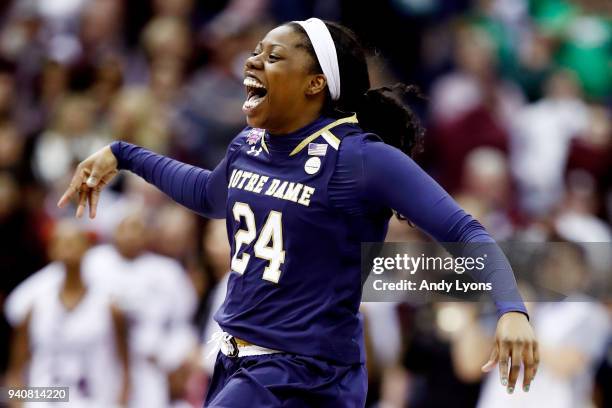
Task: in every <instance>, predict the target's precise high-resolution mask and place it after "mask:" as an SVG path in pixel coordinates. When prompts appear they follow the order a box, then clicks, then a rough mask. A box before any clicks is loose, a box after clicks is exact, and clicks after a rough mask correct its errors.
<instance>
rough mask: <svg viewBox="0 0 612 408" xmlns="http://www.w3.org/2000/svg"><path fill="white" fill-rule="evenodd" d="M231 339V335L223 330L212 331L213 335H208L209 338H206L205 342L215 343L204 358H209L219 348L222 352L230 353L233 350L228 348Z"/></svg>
mask: <svg viewBox="0 0 612 408" xmlns="http://www.w3.org/2000/svg"><path fill="white" fill-rule="evenodd" d="M231 339H232V335H231V334H229V333H226V332H224V331H218V332H214V333H213V335H212V336H211V337H210V340H208V341H207V342H206V344H210V343H215V346H214V347H213V348H212V349H211V350H210V351H209V352H208V354H207V355H206V358H207V359H209V358H210V357H212V356H214V355H215V354H217V352H218V351H219V350H221V351H222V352H223V354H226V355H228V354H231V353H232V351H233V350H232V351H230V350H229V345H231Z"/></svg>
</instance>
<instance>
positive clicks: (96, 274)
mask: <svg viewBox="0 0 612 408" xmlns="http://www.w3.org/2000/svg"><path fill="white" fill-rule="evenodd" d="M147 238H148V236H147V231H146V225H145V222H144V219H143V217H142V213H133V214H130V215H128V216H127V217H126V218H125V219H124V220H123V221H122V222H121V223H120V224H119V226H118V228H117V230H116V232H115V242H114V245H110V244H109V245H100V246H97V247H95V248H93V249H92V250H90V251H89V253H88V254H87V256H86V259H85V261H84V264H85V265H86V267H85V269H86V270H87V273H86V279H87V281H88V282H90V283H91V285H92V286H94V287H96V288H100V289H101V290H103V291H104V292H106V293H108V294H109V295H110V296H111V297H112V298H113V299H114V300H115V301H116V302H117V305H118V306H119V308H120V309H121V310H122V312H123V313H124V314H125V315H126V318H127V321H128V324H129V345H130V362H131V372H132V376H131V377H132V380H131V385H132V387H131V396H130V401H129V406H130V407H132V408H140V407H147V408H166V407H167V406H168V405H169V404H170V401H169V392H168V373H169V372H171V371H173V370H174V369H176V368H178V367H179V366H180V364H181V363H182V362H183V361H184V359H185V358H187V356H188V354H189V353H190V352H191V351H192V349H193V348H194V347H195V346H196V344H197V338H196V335H195V333H194V332H193V329H192V328H191V326H190V319H191V317H192V315H193V312H194V310H195V307H196V295H195V291H194V289H193V286H192V285H191V283H190V281H189V279H188V277H187V274H186V273H185V272H184V270H183V268H182V267H181V265H180V264H179V263H178V262H176V261H174V260H173V259H170V258H167V257H164V256H160V255H157V254H153V253H150V252H147V251H146V244H147Z"/></svg>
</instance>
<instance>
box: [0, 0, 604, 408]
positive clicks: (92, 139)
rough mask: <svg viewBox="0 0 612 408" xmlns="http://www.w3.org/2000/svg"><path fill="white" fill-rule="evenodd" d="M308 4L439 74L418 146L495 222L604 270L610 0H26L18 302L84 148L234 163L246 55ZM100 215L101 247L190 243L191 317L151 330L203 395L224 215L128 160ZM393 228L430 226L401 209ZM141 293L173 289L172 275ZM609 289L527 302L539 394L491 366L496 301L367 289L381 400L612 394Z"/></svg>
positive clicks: (12, 129) (397, 67)
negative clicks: (115, 146) (509, 385)
mask: <svg viewBox="0 0 612 408" xmlns="http://www.w3.org/2000/svg"><path fill="white" fill-rule="evenodd" d="M310 16H317V17H320V18H324V19H329V20H336V21H340V22H342V23H344V24H345V25H347V26H349V27H350V28H352V29H353V30H354V31H356V33H357V34H358V35H359V36H361V38H363V39H364V40H365V41H366V42H367V43H368V44H369V45H370V47H371V55H370V65H371V77H372V81H373V84H374V85H375V86H381V85H385V84H390V83H393V82H396V81H403V82H406V83H411V84H416V85H418V86H419V87H420V89H421V90H422V93H423V94H424V95H425V99H415V100H413V101H411V103H412V106H413V108H414V109H415V110H416V111H417V112H418V113H419V115H420V117H421V119H422V120H423V122H424V123H425V124H426V126H427V129H428V133H427V136H426V146H425V151H424V153H423V154H421V155H420V156H419V157H418V161H419V163H420V164H421V165H422V166H423V167H424V168H425V169H426V170H427V171H428V172H429V173H430V174H431V175H432V176H433V177H434V178H435V179H436V180H437V181H438V182H439V183H441V184H442V185H443V186H444V187H445V188H446V189H447V190H448V191H449V192H451V193H452V194H453V196H454V197H455V198H456V199H457V200H458V202H459V203H460V204H461V205H462V206H463V207H464V208H466V210H468V212H470V213H471V214H473V215H474V216H475V217H476V218H477V219H479V220H480V221H481V222H482V223H483V224H484V225H485V226H486V227H487V229H488V230H489V231H490V232H491V234H492V235H493V236H494V237H495V238H496V239H497V240H499V241H503V242H508V241H533V242H546V241H563V242H572V243H575V244H577V246H576V248H577V250H576V251H565V252H563V253H562V254H557V256H556V257H553V260H552V261H551V258H547V259H546V260H542V262H541V263H542V264H537V262H536V265H534V266H533V268H534V270H548V271H549V275H550V274H551V273H552V274H553V276H554V273H557V274H559V275H558V276H561V275H564V274H571V273H573V272H575V269H576V268H578V269H580V270H581V273H583V274H584V275H581V276H582V277H583V278H584V279H583V280H582V281H583V282H591V281H593V279H589V278H588V276H589V275H588V274H589V271H590V270H591V268H592V266H591V265H590V264H589V260H588V257H586V258H584V257H583V256H582V255H581V254H582V252H581V251H580V250H579V248H580V247H581V245H583V243H584V242H610V238H611V236H612V231H611V228H610V220H611V219H612V188H611V187H612V184H611V183H612V166H611V163H612V160H611V159H612V121H611V119H610V118H611V112H612V111H611V109H612V3H611V2H610V1H608V0H591V1H586V0H585V1H569V0H531V1H528V0H478V1H477V0H474V1H469V0H377V1H348V0H347V1H341V0H319V1H307V0H233V1H224V0H210V1H198V0H129V1H128V0H124V1H122V0H53V1H50V0H14V1H10V0H8V1H2V2H0V272H1V275H0V283H1V284H0V306H2V305H3V303H4V301H5V299H6V297H7V296H8V295H9V293H11V291H12V290H13V289H14V288H15V287H16V286H17V285H19V284H20V283H21V282H22V281H23V280H24V279H26V278H27V277H29V276H31V275H32V274H34V273H35V272H36V271H38V270H40V269H41V268H43V267H44V266H45V265H47V264H48V262H49V260H48V253H47V247H48V244H49V239H50V234H51V232H52V230H53V226H54V225H55V224H56V223H57V222H58V221H59V220H61V219H63V218H65V217H72V215H73V213H74V208H67V209H65V210H60V209H58V208H56V206H55V203H56V202H57V200H58V198H59V196H60V195H61V192H62V191H63V190H64V189H65V188H66V186H67V185H68V181H69V177H70V175H71V173H72V170H73V168H74V165H75V164H76V163H78V162H79V161H80V160H82V159H84V158H85V157H86V156H88V155H89V154H90V153H92V152H93V151H95V150H96V149H98V148H100V147H101V146H104V145H105V144H107V143H109V142H110V141H112V140H116V139H122V140H126V141H129V142H133V143H136V144H139V145H142V146H145V147H147V148H150V149H152V150H154V151H156V152H159V153H163V154H167V155H170V156H172V157H174V158H177V159H180V160H182V161H185V162H188V163H191V164H195V165H199V166H203V167H205V168H211V167H213V166H215V165H216V163H217V162H218V161H219V160H220V158H221V157H222V156H223V155H224V152H225V149H226V146H227V144H228V142H229V141H230V140H231V139H232V137H233V136H234V135H235V134H236V133H237V132H238V131H239V130H240V129H241V128H242V127H243V126H244V125H245V120H244V117H243V114H242V112H241V109H240V107H241V105H242V103H243V101H244V89H243V85H242V64H243V61H244V59H245V57H246V56H247V55H248V53H249V52H250V51H251V50H252V49H253V47H254V45H255V44H256V42H257V41H258V40H259V39H260V38H261V37H262V36H263V34H265V33H266V31H267V30H268V29H270V28H271V27H273V26H274V25H275V24H277V23H280V22H284V21H288V20H295V19H305V18H308V17H310ZM400 188H401V187H400ZM98 214H99V215H98V217H97V218H96V219H95V220H89V219H83V220H81V221H80V222H81V223H82V227H83V228H84V229H86V230H87V232H88V234H89V235H90V237H91V239H92V240H93V242H95V244H96V245H98V247H97V248H98V249H99V248H100V246H101V245H106V246H105V247H104V248H105V250H109V251H113V250H115V251H119V252H121V253H128V252H130V251H132V252H131V253H133V254H135V255H134V256H135V257H137V256H141V255H140V254H141V251H143V250H145V249H146V250H148V251H153V252H155V253H158V254H160V255H163V256H165V257H170V258H173V259H174V260H176V261H177V263H173V264H172V265H173V266H172V268H174V269H173V272H176V270H177V268H178V270H179V271H180V273H179V274H178V275H177V274H171V273H170V272H169V275H168V277H173V278H172V279H175V280H176V282H175V281H170V282H168V281H167V280H166V281H164V282H166V283H165V285H167V287H171V288H175V289H174V290H175V291H174V292H172V293H170V294H169V295H168V300H167V301H165V302H163V303H160V302H157V304H158V306H159V304H161V305H162V306H161V307H162V308H167V310H162V311H161V313H173V311H176V310H177V309H179V308H182V310H183V312H182V313H183V314H182V315H181V317H177V319H178V320H180V319H183V320H182V323H181V324H184V326H186V327H187V328H188V330H185V328H182V329H181V335H177V336H169V335H168V334H167V333H161V334H158V336H159V337H153V340H158V341H159V344H158V345H157V349H156V353H158V355H155V356H154V357H152V360H155V361H156V364H157V365H156V366H155V367H156V368H155V369H156V370H158V373H161V375H162V376H163V377H164V378H165V379H166V378H167V381H166V382H164V383H163V384H165V385H164V388H163V389H162V390H161V392H162V393H163V394H164V396H165V397H164V398H167V401H168V402H167V403H165V406H176V407H179V406H185V407H188V406H200V405H201V402H202V398H203V395H204V393H205V390H206V384H207V381H208V379H209V377H210V373H211V368H212V364H211V362H210V360H206V359H205V357H204V355H205V354H207V353H206V350H205V349H207V348H208V346H207V345H206V340H207V337H208V336H209V335H210V333H212V332H213V331H214V327H213V323H211V321H210V318H211V317H210V316H211V313H212V311H213V309H214V307H215V305H218V303H219V299H221V298H222V297H223V283H224V282H225V281H224V276H225V275H226V272H227V270H228V269H229V248H228V245H227V241H226V240H227V237H226V236H225V231H224V224H223V222H222V221H215V222H208V221H206V220H204V219H202V218H200V217H198V216H196V215H195V214H193V213H191V212H189V211H187V210H185V209H183V208H181V207H179V206H177V205H175V204H173V203H172V202H170V201H169V200H168V198H167V197H165V196H164V195H163V194H161V193H159V192H158V191H156V190H155V189H154V188H151V187H149V186H148V185H146V184H145V183H143V182H142V181H141V180H139V179H137V178H136V177H132V176H131V175H129V174H122V176H121V177H119V178H118V179H117V181H116V182H115V183H114V184H113V186H112V188H111V189H110V191H108V192H106V193H105V194H103V196H102V198H101V204H100V208H99V210H98ZM135 228H138V229H137V231H139V233H137V234H135V233H134V232H133V231H134V229H135ZM130 231H131V232H130ZM387 239H388V240H389V241H410V242H419V241H423V240H426V239H427V238H426V237H425V236H423V235H422V234H421V233H420V232H419V231H418V230H416V229H415V228H412V227H411V226H410V225H408V224H407V223H400V222H398V221H396V220H394V221H393V222H392V225H391V229H390V232H389V236H388V238H387ZM113 245H114V247H113ZM92 251H93V250H92ZM93 259H94V261H91V262H94V264H95V262H96V261H95V259H98V260H99V262H100V264H99V265H97V266H99V267H101V268H103V267H104V266H103V265H102V263H103V261H104V260H103V259H101V258H100V256H98V257H97V258H96V257H93ZM155 259H157V260H158V261H159V269H160V270H161V269H163V268H164V267H166V266H167V264H166V263H164V262H165V261H166V260H165V259H164V258H160V257H158V258H155ZM585 259H586V260H585ZM608 265H610V264H608ZM126 268H128V267H126ZM172 268H170V269H172ZM539 268H542V269H539ZM128 269H129V268H128ZM551 271H552V272H551ZM110 272H112V271H109V273H110ZM611 272H612V271H610V270H609V269H608V270H604V271H603V274H604V277H605V276H607V277H608V278H609V277H610V275H611ZM126 273H129V271H127V272H126ZM160 279H161V280H162V281H163V279H162V278H160ZM168 279H170V278H168ZM172 279H171V280H172ZM551 279H553V280H554V277H553V278H551ZM184 283H187V285H185V284H184ZM151 285H153V286H155V282H153V283H152V284H151ZM161 285H164V284H161ZM158 286H159V285H158ZM587 286H588V284H585V285H578V286H577V287H576V288H571V289H573V290H574V292H576V293H579V292H580V291H581V290H586V289H587ZM566 289H567V288H566ZM524 290H526V291H528V290H529V288H527V287H524ZM134 296H140V297H136V298H134V299H132V303H138V304H140V305H143V304H145V305H146V304H156V300H158V299H156V298H155V292H154V291H151V292H149V293H148V296H147V293H144V294H142V293H139V294H138V295H134ZM127 297H128V301H127V303H128V304H129V303H130V302H129V300H130V299H129V295H127ZM606 300H608V302H606ZM609 300H610V298H608V299H603V300H602V301H595V300H592V301H588V302H586V301H584V302H558V303H555V304H543V303H532V304H530V305H529V307H530V311H531V312H532V313H533V314H532V322H533V324H534V326H535V328H536V332H537V333H538V337H539V338H540V342H541V350H542V361H541V369H540V371H539V373H538V377H536V379H535V381H534V384H533V387H532V391H531V392H530V393H529V394H528V395H522V391H517V392H516V393H515V395H513V396H507V395H505V393H504V390H503V389H502V387H501V386H499V385H498V383H496V381H497V380H496V379H494V378H493V377H494V375H495V373H493V374H491V375H490V376H491V378H488V377H487V376H486V375H483V374H482V373H481V372H480V366H481V365H482V364H483V363H484V362H485V361H486V359H487V357H488V350H490V347H491V335H492V333H493V328H494V320H493V319H492V317H491V315H490V314H489V313H488V312H487V309H486V308H484V307H481V305H479V304H476V303H440V304H431V305H418V306H417V305H413V304H410V303H408V302H407V303H368V304H364V305H363V311H364V315H365V319H366V327H367V343H368V351H369V353H368V354H369V356H368V357H369V360H368V368H369V377H370V378H369V381H370V392H369V395H368V403H369V406H372V407H376V406H378V407H400V406H405V407H448V406H454V407H458V408H459V407H473V406H477V405H478V406H481V407H506V406H508V407H541V406H547V407H548V408H556V407H572V408H580V407H583V406H584V407H589V406H598V407H604V406H608V407H610V406H612V395H611V394H612V386H611V385H612V375H611V373H612V368H611V364H612V336H611V334H610V312H611V311H612V308H611V305H612V303H611V302H609ZM147 302H149V303H147ZM151 307H153V306H151ZM126 308H127V306H126ZM601 311H603V314H598V313H599V312H601ZM606 313H607V315H606ZM594 316H597V318H599V320H596V318H595V317H594ZM5 319H6V318H5V317H3V318H2V323H1V333H0V346H1V349H0V384H4V385H12V384H15V381H18V380H23V381H25V378H26V377H25V376H24V375H23V373H15V372H11V370H10V369H9V367H10V366H11V356H12V354H11V352H10V340H11V331H12V330H11V326H10V324H9V323H8V321H7V320H5ZM164 330H168V331H169V330H172V328H171V327H164ZM168 339H173V340H175V341H169V340H168ZM56 364H59V365H61V364H62V363H61V360H60V361H59V362H57V363H56ZM20 376H21V378H19V377H20ZM132 386H133V388H134V387H136V386H140V387H146V385H135V384H133V385H132ZM141 391H142V390H141ZM145 391H146V390H145ZM149 391H150V392H153V391H155V392H159V391H160V390H159V389H157V390H149ZM498 391H499V392H498ZM519 394H521V395H519ZM576 401H580V402H576ZM576 404H578V405H576ZM132 406H135V407H136V408H140V407H139V406H137V405H134V404H132Z"/></svg>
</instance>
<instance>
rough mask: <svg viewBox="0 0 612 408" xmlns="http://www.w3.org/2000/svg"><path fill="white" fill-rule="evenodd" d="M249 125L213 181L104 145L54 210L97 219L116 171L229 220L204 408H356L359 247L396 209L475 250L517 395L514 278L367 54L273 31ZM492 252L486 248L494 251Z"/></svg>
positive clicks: (526, 334)
mask: <svg viewBox="0 0 612 408" xmlns="http://www.w3.org/2000/svg"><path fill="white" fill-rule="evenodd" d="M244 85H245V89H246V100H245V102H244V105H243V112H244V113H245V115H246V118H247V123H248V127H247V128H246V129H244V131H242V132H241V133H240V134H239V135H238V136H237V137H236V138H235V139H234V140H233V141H232V143H231V144H230V146H229V148H228V151H227V155H226V157H225V159H224V160H223V161H222V162H221V163H220V164H219V165H218V166H217V167H216V168H215V169H214V170H212V171H208V170H203V169H199V168H196V167H192V166H188V165H186V164H183V163H180V162H177V161H174V160H172V159H170V158H167V157H163V156H159V155H156V154H154V153H152V152H150V151H148V150H145V149H143V148H140V147H138V146H134V145H131V144H128V143H123V142H115V143H113V144H112V145H110V146H108V147H106V148H104V149H102V150H100V151H99V152H97V153H95V154H94V155H92V156H91V157H90V158H88V159H86V160H85V161H83V162H82V163H81V164H80V165H79V166H78V168H77V170H76V172H75V175H74V177H73V180H72V181H71V184H70V186H69V188H68V190H67V191H66V193H65V194H64V196H63V197H62V198H61V199H60V202H59V205H65V204H66V203H67V202H68V201H69V200H70V198H71V197H73V196H78V202H79V204H78V207H77V216H81V215H82V214H83V212H84V210H85V207H86V205H87V202H89V206H90V217H95V215H96V206H97V203H98V197H99V192H100V190H101V188H102V187H103V186H104V185H106V184H107V183H108V181H109V180H110V179H111V178H112V177H113V176H114V175H115V174H116V173H117V171H118V170H119V169H127V170H130V171H132V172H134V173H136V174H138V175H140V176H142V177H143V178H145V180H147V181H149V182H150V183H153V184H155V185H156V186H157V187H159V188H160V189H161V190H163V191H164V192H166V193H167V194H168V195H169V196H171V197H172V198H173V199H174V200H176V201H177V202H179V203H181V204H183V205H185V206H186V207H188V208H191V209H192V210H194V211H196V212H198V213H200V214H202V215H204V216H207V217H212V218H224V217H225V218H226V220H227V231H228V236H229V237H230V242H231V247H232V259H231V269H232V272H231V275H230V277H229V283H228V290H227V295H226V298H225V302H224V303H223V305H222V306H221V308H220V309H219V310H218V311H217V313H216V316H215V318H216V320H217V322H218V323H219V325H220V327H221V328H222V329H223V331H224V332H223V333H222V334H221V335H219V336H218V337H217V339H218V340H220V342H221V353H219V355H218V358H217V362H216V366H215V373H214V377H213V379H212V383H211V388H210V390H209V393H208V396H207V401H206V405H207V406H210V407H276V406H317V407H360V406H363V404H364V401H365V395H366V389H367V375H366V371H365V365H364V362H365V352H364V344H363V326H362V319H361V316H360V314H359V310H358V308H359V303H360V298H361V274H360V244H361V242H367V241H382V240H383V239H384V237H385V233H386V229H387V225H388V221H389V218H390V217H391V216H392V210H393V211H395V212H396V213H398V214H401V215H402V216H404V217H406V218H408V219H409V220H410V221H412V222H413V223H414V224H415V225H416V226H418V227H419V228H421V229H422V230H424V231H425V232H427V233H428V234H429V235H431V236H432V237H433V238H434V239H436V240H438V241H440V242H459V243H464V244H471V243H487V244H489V248H490V252H491V253H489V254H488V256H489V261H488V262H487V264H488V265H489V267H488V268H485V269H486V270H485V271H483V273H477V274H474V275H473V276H474V278H475V279H477V280H480V281H483V282H487V283H491V285H492V287H493V288H494V290H493V293H492V296H493V298H494V300H495V302H496V305H497V307H498V314H499V316H500V317H499V321H498V325H497V331H496V342H495V347H494V350H493V351H492V354H491V358H490V361H489V362H488V363H487V364H486V366H485V367H483V369H485V370H491V369H492V367H493V366H494V365H495V364H496V363H498V362H499V369H500V375H501V382H502V385H503V386H504V387H506V389H507V391H508V392H509V393H512V392H514V387H515V384H516V380H517V378H518V374H519V371H520V369H521V365H524V370H525V375H524V381H523V387H524V390H525V391H527V390H528V389H529V385H530V383H531V380H532V378H533V377H534V375H535V371H536V367H537V363H538V350H537V342H536V341H535V338H534V334H533V330H532V328H531V326H530V324H529V321H528V317H527V313H526V309H525V306H524V305H523V302H522V300H521V298H520V295H519V294H518V290H517V288H516V282H515V279H514V276H513V273H512V270H511V268H510V266H509V264H508V262H507V260H506V258H505V257H504V255H503V253H501V250H499V248H497V247H496V246H495V245H494V241H493V240H492V238H491V237H490V236H489V234H488V233H487V232H486V231H485V230H484V228H483V227H482V226H481V225H480V224H479V223H478V222H477V221H476V220H474V219H473V218H472V217H471V216H470V215H468V214H466V213H465V212H464V211H463V210H462V209H461V208H459V207H458V205H457V204H456V203H455V201H454V200H453V199H452V198H451V197H450V196H449V195H448V194H447V193H446V192H445V191H444V190H443V189H442V188H441V187H440V186H438V185H437V183H436V182H435V181H434V180H433V179H431V178H430V177H429V176H428V175H427V174H425V173H424V172H423V170H422V169H420V168H419V167H418V166H417V165H416V164H415V162H414V161H412V159H411V158H410V155H412V154H413V153H415V152H416V151H417V150H418V148H419V146H420V142H421V139H422V135H423V131H422V129H421V127H420V125H419V124H418V121H417V120H416V119H415V116H414V114H413V113H412V112H411V111H410V109H409V108H408V107H406V106H405V105H404V104H403V102H402V101H401V99H400V98H398V94H401V93H402V92H404V91H406V90H408V89H409V88H408V87H406V86H403V85H401V84H400V85H396V86H394V87H392V88H386V87H385V88H379V89H370V82H369V77H368V69H367V64H366V59H365V54H364V50H363V48H362V46H361V44H360V43H359V42H358V40H357V39H356V37H355V35H354V34H353V33H352V32H351V31H349V30H348V29H346V28H345V27H343V26H341V25H338V24H335V23H329V22H323V21H321V20H318V19H309V20H307V21H299V22H291V23H287V24H283V25H281V26H279V27H276V28H275V29H273V30H272V31H270V32H269V33H268V34H267V35H266V36H265V38H263V39H262V41H261V42H260V43H259V44H258V45H257V47H256V48H255V50H254V51H253V53H252V55H251V56H250V57H249V58H248V59H247V61H246V63H245V67H244ZM491 248H492V249H491Z"/></svg>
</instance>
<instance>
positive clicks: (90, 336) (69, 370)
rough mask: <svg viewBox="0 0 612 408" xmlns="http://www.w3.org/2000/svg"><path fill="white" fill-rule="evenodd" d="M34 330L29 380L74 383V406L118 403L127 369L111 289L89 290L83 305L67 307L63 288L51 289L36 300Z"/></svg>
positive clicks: (71, 386) (31, 326) (31, 330)
mask: <svg viewBox="0 0 612 408" xmlns="http://www.w3.org/2000/svg"><path fill="white" fill-rule="evenodd" d="M28 331H29V338H30V349H31V353H32V358H31V363H30V370H29V381H28V385H30V386H34V387H43V386H67V387H69V390H70V391H69V392H70V403H68V404H65V405H66V406H69V407H71V408H72V407H80V406H83V407H94V408H96V407H100V408H102V407H113V406H114V405H115V404H116V403H117V401H118V398H119V393H120V391H121V385H122V371H121V365H120V362H119V357H118V353H117V348H116V337H115V330H114V324H113V318H112V313H111V305H110V302H109V299H108V297H107V296H106V295H104V294H101V293H99V292H96V291H94V290H88V291H87V293H86V294H85V296H84V297H83V299H81V301H80V302H79V304H78V305H77V306H75V307H74V308H73V309H72V310H67V309H66V308H65V306H64V305H63V304H62V303H61V301H60V298H59V290H54V291H48V292H45V293H44V295H41V296H40V297H39V298H38V299H37V300H36V301H35V302H34V304H33V308H32V314H31V318H30V323H29V330H28ZM31 406H32V407H39V408H40V407H41V406H43V405H41V403H32V405H31ZM50 406H58V404H54V405H50ZM59 406H61V404H59Z"/></svg>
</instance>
